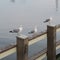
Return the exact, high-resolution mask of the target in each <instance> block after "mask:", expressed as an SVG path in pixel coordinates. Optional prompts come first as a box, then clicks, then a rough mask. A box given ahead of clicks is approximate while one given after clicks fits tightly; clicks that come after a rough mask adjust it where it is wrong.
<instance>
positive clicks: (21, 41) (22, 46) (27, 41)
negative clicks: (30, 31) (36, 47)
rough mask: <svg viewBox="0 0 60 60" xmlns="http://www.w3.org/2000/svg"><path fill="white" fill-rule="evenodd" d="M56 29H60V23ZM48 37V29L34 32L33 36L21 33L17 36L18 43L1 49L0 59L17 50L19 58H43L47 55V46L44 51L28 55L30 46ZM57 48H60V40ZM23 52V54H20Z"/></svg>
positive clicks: (18, 59) (28, 59)
mask: <svg viewBox="0 0 60 60" xmlns="http://www.w3.org/2000/svg"><path fill="white" fill-rule="evenodd" d="M56 31H57V32H58V31H60V25H56ZM46 37H47V31H44V32H39V33H36V34H34V35H33V36H31V37H28V36H25V35H21V36H17V37H16V38H17V44H16V45H9V46H7V47H6V48H3V49H0V59H2V58H4V57H6V56H8V55H10V54H12V53H14V52H16V51H17V60H34V59H38V58H39V59H42V58H44V57H45V56H46V52H47V48H44V49H43V50H42V51H40V52H38V53H37V54H35V55H34V56H31V57H28V46H30V45H32V44H34V43H36V42H37V41H39V40H42V39H45V38H46ZM56 46H57V47H56V49H59V48H60V41H58V42H56ZM19 53H21V54H22V55H21V54H19Z"/></svg>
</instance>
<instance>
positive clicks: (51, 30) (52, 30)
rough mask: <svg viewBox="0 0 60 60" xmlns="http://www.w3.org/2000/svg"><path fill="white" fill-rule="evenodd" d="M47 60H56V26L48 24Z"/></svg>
mask: <svg viewBox="0 0 60 60" xmlns="http://www.w3.org/2000/svg"><path fill="white" fill-rule="evenodd" d="M47 60H56V26H55V25H51V26H47Z"/></svg>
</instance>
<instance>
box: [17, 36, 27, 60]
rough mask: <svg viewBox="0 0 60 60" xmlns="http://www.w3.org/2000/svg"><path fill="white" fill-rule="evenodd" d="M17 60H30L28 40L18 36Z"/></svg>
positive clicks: (25, 37)
mask: <svg viewBox="0 0 60 60" xmlns="http://www.w3.org/2000/svg"><path fill="white" fill-rule="evenodd" d="M17 60H28V38H27V36H25V35H21V36H17Z"/></svg>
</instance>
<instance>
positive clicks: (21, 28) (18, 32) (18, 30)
mask: <svg viewBox="0 0 60 60" xmlns="http://www.w3.org/2000/svg"><path fill="white" fill-rule="evenodd" d="M22 30H23V27H22V25H20V27H19V28H18V29H13V30H11V31H9V32H10V33H17V34H18V35H19V34H20V33H21V32H22Z"/></svg>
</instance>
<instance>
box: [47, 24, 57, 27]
mask: <svg viewBox="0 0 60 60" xmlns="http://www.w3.org/2000/svg"><path fill="white" fill-rule="evenodd" d="M48 26H51V27H55V26H56V25H54V24H52V25H48Z"/></svg>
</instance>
